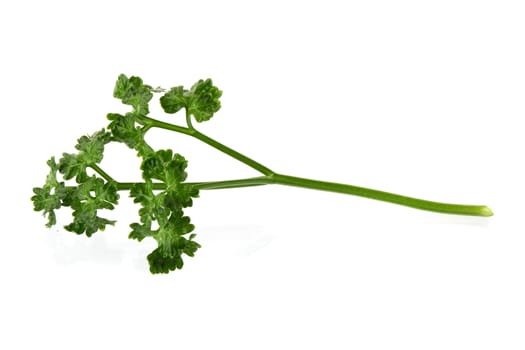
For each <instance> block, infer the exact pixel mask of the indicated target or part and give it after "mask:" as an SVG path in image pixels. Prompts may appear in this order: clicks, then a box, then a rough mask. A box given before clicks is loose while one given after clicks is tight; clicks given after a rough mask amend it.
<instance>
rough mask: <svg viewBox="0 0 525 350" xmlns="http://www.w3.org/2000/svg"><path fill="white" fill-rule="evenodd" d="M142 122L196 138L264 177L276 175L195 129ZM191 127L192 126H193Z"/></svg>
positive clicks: (150, 120)
mask: <svg viewBox="0 0 525 350" xmlns="http://www.w3.org/2000/svg"><path fill="white" fill-rule="evenodd" d="M141 122H143V123H144V124H145V126H149V127H150V128H159V129H165V130H170V131H175V132H178V133H181V134H185V135H189V136H192V137H195V138H196V139H198V140H200V141H202V142H204V143H205V144H207V145H210V146H211V147H213V148H215V149H217V150H219V151H221V152H223V153H225V154H227V155H229V156H230V157H233V158H235V159H237V160H238V161H239V162H241V163H244V164H246V165H248V166H249V167H251V168H253V169H255V170H257V171H258V172H260V173H261V174H263V175H267V176H269V175H272V174H274V171H272V170H270V169H269V168H267V167H266V166H264V165H262V164H261V163H259V162H256V161H255V160H253V159H251V158H249V157H247V156H245V155H244V154H242V153H240V152H237V151H236V150H234V149H232V148H230V147H228V146H226V145H223V144H222V143H220V142H219V141H216V140H214V139H212V138H211V137H209V136H206V135H204V134H203V133H200V132H199V131H197V130H195V129H193V127H191V128H189V127H188V128H186V127H183V126H178V125H174V124H170V123H166V122H162V121H160V120H156V119H153V118H149V117H141ZM189 126H191V124H190V125H189Z"/></svg>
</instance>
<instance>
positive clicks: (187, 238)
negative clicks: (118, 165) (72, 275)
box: [31, 74, 221, 273]
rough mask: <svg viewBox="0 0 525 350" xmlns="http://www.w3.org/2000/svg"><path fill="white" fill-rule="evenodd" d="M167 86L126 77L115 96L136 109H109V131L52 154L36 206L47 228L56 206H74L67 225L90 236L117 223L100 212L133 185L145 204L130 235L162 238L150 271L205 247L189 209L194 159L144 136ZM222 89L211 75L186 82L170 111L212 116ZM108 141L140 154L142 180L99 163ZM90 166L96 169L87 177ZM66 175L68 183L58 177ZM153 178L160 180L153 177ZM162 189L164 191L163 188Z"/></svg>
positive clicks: (174, 265)
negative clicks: (118, 176)
mask: <svg viewBox="0 0 525 350" xmlns="http://www.w3.org/2000/svg"><path fill="white" fill-rule="evenodd" d="M161 91H164V90H163V89H161V88H157V89H153V88H151V87H150V86H149V85H145V84H144V83H143V81H142V79H141V78H139V77H135V76H132V77H130V78H128V77H127V76H125V75H123V74H121V75H120V76H119V77H118V79H117V82H116V84H115V88H114V91H113V95H114V97H116V98H118V99H120V100H121V101H122V103H124V104H126V105H129V106H131V107H132V111H130V112H128V113H125V114H118V113H109V114H108V115H107V119H108V120H109V125H108V126H107V129H102V130H100V131H98V132H96V133H94V134H93V135H91V136H82V137H80V138H79V139H78V142H77V145H76V146H75V148H76V150H77V153H63V155H62V158H60V160H59V162H58V163H56V162H55V158H51V159H50V160H49V161H48V162H47V164H48V166H49V168H50V172H49V175H48V176H47V178H46V183H45V184H44V186H43V187H36V188H34V189H33V192H34V195H33V196H32V197H31V200H32V201H33V205H34V209H35V210H36V211H42V212H43V214H44V215H45V216H46V217H47V219H48V221H47V223H46V226H47V227H50V226H52V225H55V224H56V222H57V220H56V214H55V210H57V209H59V208H61V207H70V208H71V209H72V216H73V221H72V222H71V223H69V224H67V225H65V226H64V227H65V229H66V230H68V231H71V232H75V233H77V234H85V235H86V236H88V237H89V236H91V235H93V234H94V233H95V232H97V231H103V230H104V229H105V228H106V226H107V225H114V224H115V221H114V220H109V219H106V218H104V217H101V216H100V215H99V212H100V210H112V209H114V207H115V205H116V204H117V203H118V200H119V194H118V191H120V190H122V189H129V191H130V192H129V195H130V197H131V198H133V200H134V202H135V203H138V204H140V209H139V218H140V220H139V222H135V223H132V224H131V225H130V227H131V233H130V234H129V238H132V239H136V240H138V241H142V240H143V239H145V238H146V237H150V238H153V239H155V240H156V241H157V244H158V247H157V248H156V249H155V250H154V251H153V252H151V254H149V255H148V257H147V260H148V262H149V264H150V271H151V272H152V273H167V272H169V271H173V270H175V269H180V268H182V266H183V264H184V262H183V258H182V256H183V255H184V254H186V255H188V256H193V255H194V254H195V252H196V251H197V249H198V248H199V247H200V245H199V244H198V243H197V242H195V241H194V238H195V234H193V233H191V232H193V230H194V228H195V227H194V226H193V224H191V222H190V218H189V217H187V216H185V215H184V212H183V209H184V208H186V207H189V206H191V205H192V204H193V198H195V197H198V194H199V192H198V190H197V189H195V188H193V187H192V186H190V185H189V184H186V183H184V181H185V180H186V178H187V173H186V167H187V165H188V162H187V161H186V159H185V158H184V157H183V156H181V155H180V154H177V153H174V152H173V151H172V150H169V149H168V150H159V151H154V150H153V149H152V148H151V147H150V146H149V145H148V143H147V142H146V141H145V139H144V136H145V134H146V132H147V130H148V129H149V128H150V126H147V125H146V123H145V121H146V120H147V119H148V117H147V114H148V113H149V106H148V104H149V102H150V100H151V99H152V97H153V94H154V93H155V92H161ZM220 95H221V92H220V90H218V89H217V88H216V87H214V86H213V85H212V84H211V80H209V79H208V80H200V81H198V82H197V83H196V84H195V85H193V87H192V88H191V89H190V90H184V88H183V87H178V88H173V89H171V90H170V91H169V92H168V93H167V94H166V95H165V96H163V97H162V98H161V101H163V102H162V103H163V107H164V104H165V103H167V107H165V108H167V109H168V110H169V113H174V112H176V111H178V110H180V109H181V108H186V109H187V111H188V112H189V113H191V115H194V116H195V118H196V120H197V121H203V120H208V119H209V118H211V116H212V115H213V113H215V112H216V111H217V110H218V109H219V108H220V102H219V101H218V98H219V97H220ZM110 142H121V143H124V144H125V145H127V146H128V147H129V148H131V149H134V150H136V151H137V154H138V156H139V157H141V158H142V162H141V170H142V177H143V180H144V182H137V183H134V184H133V185H132V186H125V185H123V184H121V183H119V182H117V181H115V180H113V179H112V178H111V177H110V176H109V175H108V174H106V173H105V172H104V171H103V170H102V169H101V168H100V167H99V166H98V164H100V163H101V161H102V160H103V155H104V149H105V146H106V144H108V143H110ZM91 170H92V172H93V173H95V174H91V175H90V174H89V172H90V171H91ZM59 175H61V177H62V180H58V176H59ZM154 181H155V182H154ZM159 188H160V190H159Z"/></svg>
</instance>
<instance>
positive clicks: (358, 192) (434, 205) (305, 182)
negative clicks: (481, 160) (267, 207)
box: [273, 174, 493, 216]
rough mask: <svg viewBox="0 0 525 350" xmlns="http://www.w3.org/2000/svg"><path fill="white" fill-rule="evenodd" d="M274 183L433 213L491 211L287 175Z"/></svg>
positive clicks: (486, 213)
mask: <svg viewBox="0 0 525 350" xmlns="http://www.w3.org/2000/svg"><path fill="white" fill-rule="evenodd" d="M273 181H274V183H277V184H281V185H288V186H296V187H303V188H310V189H315V190H321V191H329V192H337V193H344V194H350V195H353V196H359V197H365V198H370V199H375V200H379V201H383V202H389V203H394V204H399V205H404V206H407V207H411V208H415V209H421V210H427V211H433V212H438V213H445V214H457V215H473V216H492V215H493V213H492V210H491V209H490V208H489V207H487V206H484V205H463V204H450V203H440V202H432V201H427V200H424V199H418V198H412V197H407V196H402V195H399V194H394V193H390V192H384V191H378V190H374V189H370V188H365V187H359V186H352V185H346V184H340V183H335V182H326V181H319V180H311V179H304V178H300V177H295V176H288V175H280V174H275V175H273Z"/></svg>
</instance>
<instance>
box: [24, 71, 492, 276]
mask: <svg viewBox="0 0 525 350" xmlns="http://www.w3.org/2000/svg"><path fill="white" fill-rule="evenodd" d="M154 93H162V94H163V95H162V96H161V97H160V104H161V106H162V108H163V109H164V111H165V112H166V113H169V114H174V113H177V112H179V111H181V110H184V111H185V123H186V126H179V125H175V124H170V123H166V122H163V121H160V120H156V119H153V118H151V117H149V116H148V114H149V102H150V101H151V99H152V98H153V96H154ZM221 95H222V91H220V90H219V89H218V88H217V87H215V86H214V85H213V83H212V81H211V80H210V79H207V80H199V81H198V82H197V83H195V84H194V85H193V86H192V87H191V88H190V89H189V90H187V89H185V88H184V87H182V86H177V87H174V88H171V89H169V90H168V91H166V90H164V89H162V88H152V87H151V86H149V85H146V84H144V83H143V81H142V79H141V78H139V77H130V78H128V77H127V76H125V75H120V76H119V77H118V80H117V83H116V85H115V89H114V92H113V96H114V97H116V98H118V99H120V100H122V103H124V104H126V105H130V106H131V107H132V110H131V111H130V112H128V113H126V114H124V115H121V114H116V113H110V114H108V115H107V119H108V120H109V124H108V126H107V128H106V129H102V130H99V131H97V132H95V133H94V134H92V135H90V136H82V137H81V138H79V139H78V143H77V145H76V149H77V150H78V152H77V153H75V154H71V153H63V154H62V157H61V158H60V159H59V161H58V163H57V162H56V160H55V158H54V157H52V158H51V159H50V160H49V161H48V162H47V165H48V166H49V174H48V175H47V178H46V182H45V184H44V186H43V187H37V188H34V189H33V192H34V196H33V197H31V200H32V201H33V205H34V209H35V210H36V211H43V214H44V216H47V224H46V226H47V227H50V226H53V225H55V224H56V214H55V210H57V209H60V208H61V207H70V208H71V209H72V215H73V221H72V222H71V223H70V224H68V225H66V226H65V227H64V228H65V229H66V230H68V231H71V232H75V233H77V234H86V235H87V236H88V237H89V236H91V235H92V234H93V233H95V232H97V231H103V230H104V229H105V227H106V226H107V225H114V223H115V221H114V220H110V219H106V218H103V217H101V216H99V210H103V209H110V210H111V209H113V208H114V206H115V205H116V204H118V200H119V192H120V191H129V196H130V197H131V198H133V200H134V202H135V203H138V204H139V205H140V209H139V212H138V214H139V215H138V216H139V220H138V222H134V223H132V224H131V225H130V227H131V232H130V233H129V238H132V239H136V240H138V241H141V240H143V239H145V238H147V237H151V238H153V239H155V240H156V241H157V244H158V247H157V248H156V249H155V250H154V251H153V252H151V253H150V254H149V255H148V257H147V259H148V262H149V265H150V271H151V272H152V273H168V272H169V271H173V270H175V269H180V268H182V267H183V264H184V262H183V255H188V256H193V255H194V254H195V252H196V251H197V249H198V248H199V247H200V245H199V243H197V242H196V241H195V234H194V233H192V232H193V230H194V226H193V224H192V223H191V221H190V218H189V217H188V216H185V215H184V208H187V207H190V206H192V204H193V198H196V197H198V196H199V191H200V190H210V189H228V188H236V187H246V186H259V185H268V184H281V185H289V186H297V187H303V188H309V189H316V190H322V191H331V192H338V193H344V194H350V195H356V196H361V197H366V198H371V199H376V200H380V201H385V202H390V203H395V204H400V205H405V206H408V207H412V208H417V209H423V210H429V211H434V212H440V213H446V214H459V215H475V216H491V215H492V210H491V209H490V208H488V207H486V206H482V205H460V204H447V203H438V202H431V201H427V200H422V199H416V198H411V197H406V196H401V195H397V194H393V193H388V192H383V191H377V190H373V189H368V188H363V187H357V186H352V185H346V184H339V183H333V182H326V181H318V180H311V179H305V178H299V177H295V176H288V175H283V174H279V173H276V172H275V171H273V170H270V169H269V168H267V167H266V166H264V165H262V164H260V163H258V162H256V161H255V160H253V159H251V158H248V157H247V156H245V155H243V154H241V153H239V152H237V151H235V150H233V149H231V148H229V147H227V146H225V145H223V144H222V143H219V142H218V141H216V140H214V139H212V138H210V137H208V136H206V135H204V134H202V133H200V132H199V131H197V129H196V128H195V127H194V126H193V124H192V118H194V119H195V121H197V122H198V123H201V122H205V121H207V120H210V119H211V118H212V117H213V116H214V114H215V113H216V112H217V111H218V110H219V109H220V107H221V103H220V101H219V98H220V97H221ZM183 121H184V120H183ZM152 128H159V129H165V130H168V131H174V132H178V133H181V134H185V135H188V136H191V137H194V138H196V139H198V140H200V141H202V142H204V143H206V144H208V145H209V146H211V147H213V148H216V149H218V150H219V151H221V152H224V153H226V154H227V155H229V156H231V157H233V158H235V159H237V160H238V161H240V162H242V163H244V164H246V165H247V166H249V167H251V168H253V169H255V170H257V171H258V172H259V173H260V174H261V176H258V177H253V178H245V179H236V180H227V181H210V182H199V183H191V182H186V178H187V173H186V167H187V165H188V162H187V161H186V159H185V158H184V157H183V156H182V155H180V154H178V153H174V152H173V151H172V150H170V149H166V150H154V149H153V148H151V147H150V145H148V143H147V142H146V141H145V139H144V136H145V134H146V133H147V132H148V130H150V129H152ZM110 142H121V143H124V144H126V145H127V146H128V147H129V148H131V149H133V150H135V151H136V153H137V156H138V157H140V158H141V159H142V163H141V166H140V169H141V170H142V178H143V181H138V182H134V183H127V182H118V181H117V180H115V179H113V178H112V177H111V176H110V175H109V174H107V173H106V172H105V171H104V170H103V169H102V168H101V167H100V166H99V164H100V162H101V161H102V159H103V155H104V148H105V146H106V145H107V144H108V143H110ZM88 171H89V172H90V173H91V175H89V174H88Z"/></svg>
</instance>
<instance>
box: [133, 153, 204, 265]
mask: <svg viewBox="0 0 525 350" xmlns="http://www.w3.org/2000/svg"><path fill="white" fill-rule="evenodd" d="M186 166H187V161H186V159H184V157H182V156H181V155H179V154H173V152H172V151H171V150H159V151H157V152H155V153H154V154H153V155H151V156H150V157H148V158H146V159H144V161H143V162H142V166H141V169H142V176H143V178H144V180H145V183H139V184H135V185H134V186H133V187H132V189H131V191H130V197H132V198H134V202H135V203H140V204H141V206H142V208H141V209H140V210H139V216H140V221H141V222H140V224H139V223H133V224H131V225H130V227H131V228H132V231H131V233H130V235H129V237H130V238H133V239H137V240H139V241H141V240H142V239H144V238H145V237H153V238H154V239H155V240H156V241H157V243H158V248H157V249H155V250H154V251H153V252H152V253H151V254H150V255H149V256H148V261H149V263H150V271H151V272H152V273H167V272H169V271H170V270H174V269H176V268H179V269H180V268H182V265H183V260H182V254H186V255H189V256H193V254H194V253H195V251H196V250H197V249H198V248H199V247H200V245H199V244H198V243H197V242H195V241H193V237H194V236H191V235H190V236H189V237H185V235H187V234H189V233H191V232H192V231H193V230H194V228H195V227H194V226H193V224H191V222H190V218H189V217H187V216H184V212H183V208H186V207H189V206H191V205H192V204H193V200H192V197H197V196H198V191H197V190H195V189H193V188H192V187H191V186H190V185H188V184H185V183H183V181H184V180H185V179H186V176H187V174H186V171H185V169H186ZM151 179H156V180H160V181H162V182H163V183H164V184H165V186H164V188H165V190H163V191H161V192H159V193H154V192H153V190H152V180H151ZM153 224H154V225H155V227H157V228H156V229H152V226H153Z"/></svg>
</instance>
